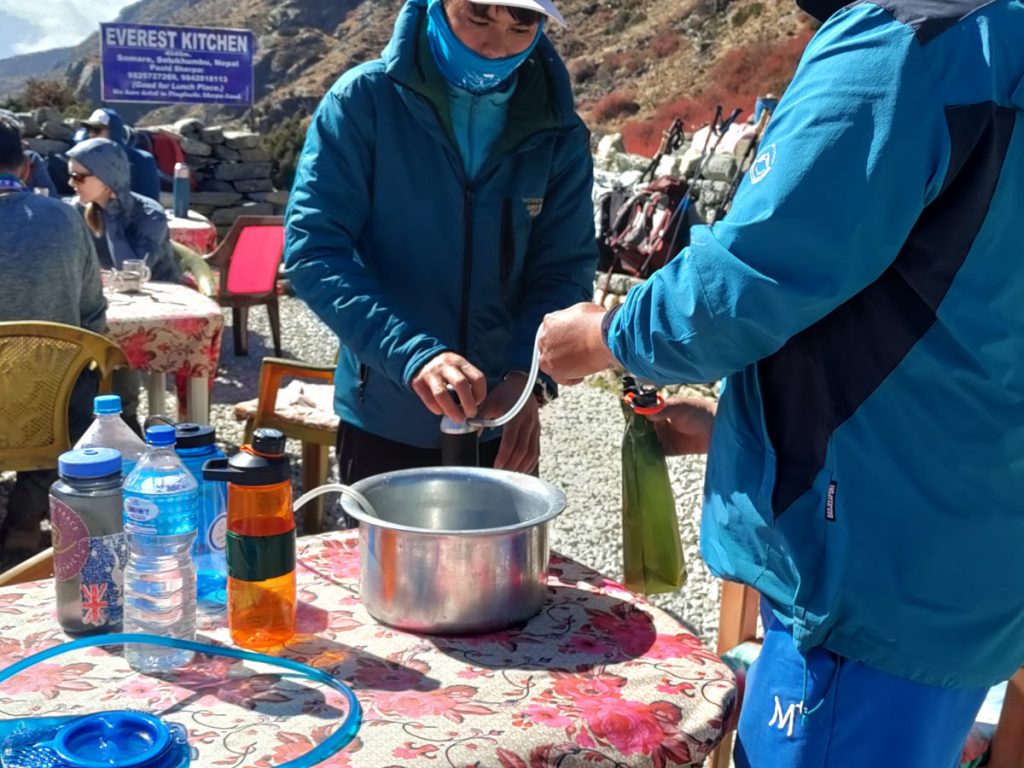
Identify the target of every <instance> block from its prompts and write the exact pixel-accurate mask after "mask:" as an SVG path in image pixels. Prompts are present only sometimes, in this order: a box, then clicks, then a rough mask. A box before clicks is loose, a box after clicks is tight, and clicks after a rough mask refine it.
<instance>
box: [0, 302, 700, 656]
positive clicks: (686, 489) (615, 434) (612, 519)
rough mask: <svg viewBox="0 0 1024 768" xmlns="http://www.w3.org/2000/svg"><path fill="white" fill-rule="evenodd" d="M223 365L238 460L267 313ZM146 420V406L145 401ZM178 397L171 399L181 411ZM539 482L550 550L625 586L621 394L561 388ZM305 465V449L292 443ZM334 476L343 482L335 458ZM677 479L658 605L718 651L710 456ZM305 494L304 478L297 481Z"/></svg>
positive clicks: (0, 496) (600, 386)
mask: <svg viewBox="0 0 1024 768" xmlns="http://www.w3.org/2000/svg"><path fill="white" fill-rule="evenodd" d="M225 320H226V323H227V324H228V326H229V327H228V328H226V329H225V332H224V344H223V347H222V351H221V366H220V370H219V372H218V375H217V380H216V383H215V386H214V391H213V397H212V402H213V407H212V412H211V422H212V423H213V424H214V425H215V426H216V428H217V434H218V438H219V439H220V441H221V442H222V447H223V448H224V450H225V452H227V453H229V454H230V453H232V452H234V451H235V450H237V448H238V446H239V445H240V444H241V442H242V428H243V425H242V424H241V423H240V422H237V421H236V420H235V418H234V414H233V410H232V409H233V405H234V404H235V403H237V402H239V401H241V400H246V399H249V398H254V397H256V393H257V387H258V383H259V367H260V360H261V359H262V357H263V356H265V355H272V354H273V349H272V345H271V342H270V327H269V324H268V323H267V315H266V312H265V311H264V310H263V309H262V308H255V309H253V310H250V318H249V356H248V357H235V355H234V351H233V346H232V342H231V329H230V324H231V313H230V312H229V311H226V312H225ZM281 326H282V329H283V339H282V341H283V346H284V356H285V357H291V358H298V359H301V360H305V361H307V362H312V363H323V364H329V363H330V362H331V360H332V358H333V356H334V352H335V349H336V345H337V342H336V340H335V337H334V335H333V334H332V333H331V332H330V331H328V330H327V329H326V328H325V327H324V326H323V325H322V324H321V323H320V322H319V320H317V319H316V318H315V317H314V316H313V314H312V313H311V312H310V311H309V310H308V309H307V308H306V307H305V305H304V304H303V303H302V302H300V301H298V300H296V299H294V298H291V297H282V301H281ZM142 408H143V412H142V413H140V416H143V415H145V414H144V409H145V398H143V402H142ZM174 408H175V398H174V396H173V394H171V393H169V394H168V409H169V411H170V412H173V409H174ZM541 413H542V428H543V433H542V434H543V437H542V448H541V451H542V452H541V476H542V477H544V478H545V479H546V480H549V481H550V482H552V483H554V484H555V485H557V486H558V487H560V488H561V489H562V490H563V491H564V492H565V494H566V496H567V497H568V501H569V504H568V508H567V510H566V511H565V513H564V514H562V515H561V516H560V517H559V518H557V519H556V520H555V522H554V527H553V534H552V548H553V549H555V550H556V551H557V552H559V553H561V554H564V555H566V556H568V557H572V558H573V559H575V560H578V561H579V562H582V563H584V564H586V565H588V566H590V567H592V568H595V569H597V570H598V571H600V572H602V573H604V574H606V575H608V576H611V577H613V578H615V579H620V578H621V576H622V534H621V525H620V514H621V486H620V484H621V472H620V457H619V450H620V445H621V436H622V428H623V419H622V413H621V411H620V409H619V405H618V402H617V398H616V396H615V395H614V394H613V393H612V392H611V391H610V387H609V386H608V385H607V384H605V383H604V382H603V381H602V380H600V379H598V380H594V381H591V382H590V383H588V384H583V385H580V386H577V387H571V388H563V390H562V394H561V396H560V397H559V398H558V399H557V400H555V401H554V402H553V403H552V404H551V405H549V406H548V407H546V408H545V409H544V410H543V411H542V412H541ZM289 451H290V453H291V455H292V456H293V457H295V464H296V465H297V464H298V457H299V455H300V450H299V444H298V442H296V441H290V442H289ZM330 471H331V478H332V479H336V478H337V466H336V464H335V462H334V459H333V457H332V460H331V470H330ZM669 472H670V474H671V478H672V485H673V488H674V490H675V495H676V511H677V513H678V515H679V530H680V533H681V535H682V539H683V544H684V550H685V554H686V559H687V567H688V569H689V578H688V580H687V583H686V585H685V586H684V587H683V589H682V590H681V591H680V592H678V593H675V594H671V595H662V596H657V597H655V598H653V602H655V603H656V604H657V605H659V606H661V607H662V608H664V609H665V610H667V611H669V612H671V613H672V614H674V615H675V616H677V617H678V618H680V619H683V620H684V621H686V622H687V623H688V624H689V625H690V626H691V627H692V629H693V630H694V632H695V633H696V634H697V635H698V636H699V637H701V638H702V639H703V640H704V641H705V642H707V643H713V640H714V637H715V634H716V632H717V626H718V600H719V598H718V594H719V588H718V584H717V582H716V580H715V579H713V578H712V577H711V575H710V574H709V572H708V570H707V567H706V566H705V565H704V563H703V561H701V559H700V556H699V553H698V548H697V536H698V526H699V508H700V507H699V504H700V492H701V487H702V482H703V474H704V458H703V457H680V458H676V457H673V458H670V459H669ZM5 481H6V482H4V483H3V486H4V487H2V488H0V505H2V506H4V507H6V490H7V487H9V483H10V477H9V476H5ZM295 482H296V489H297V491H296V494H298V488H299V485H298V472H297V471H296V475H295Z"/></svg>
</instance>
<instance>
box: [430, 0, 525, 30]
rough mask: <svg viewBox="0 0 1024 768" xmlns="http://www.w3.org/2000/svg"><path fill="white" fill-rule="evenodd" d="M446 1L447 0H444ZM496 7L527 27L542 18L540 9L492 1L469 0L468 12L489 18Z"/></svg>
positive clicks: (484, 18)
mask: <svg viewBox="0 0 1024 768" xmlns="http://www.w3.org/2000/svg"><path fill="white" fill-rule="evenodd" d="M445 2H447V0H445ZM498 8H504V9H505V10H506V11H508V15H509V16H511V17H512V18H513V19H515V22H516V23H517V24H522V25H524V26H527V27H532V26H533V25H534V24H540V22H541V19H542V18H544V14H542V13H541V12H540V11H531V10H530V9H529V8H519V7H518V6H515V5H497V4H494V3H476V2H472V0H470V3H469V12H470V13H471V14H473V16H475V17H476V18H478V19H482V20H490V19H491V18H492V16H491V14H493V13H496V12H497V10H498Z"/></svg>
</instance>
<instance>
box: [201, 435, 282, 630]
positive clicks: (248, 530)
mask: <svg viewBox="0 0 1024 768" xmlns="http://www.w3.org/2000/svg"><path fill="white" fill-rule="evenodd" d="M203 476H204V477H205V478H206V479H207V480H211V481H226V482H227V484H228V535H227V542H228V630H229V631H230V632H231V639H232V640H234V641H235V644H236V645H239V646H241V647H242V648H255V649H263V648H271V647H276V646H280V645H282V644H283V643H284V642H286V641H287V640H288V638H290V637H291V636H292V635H294V634H295V616H296V610H295V609H296V594H295V514H294V512H293V511H292V482H291V478H292V468H291V462H290V461H289V459H288V456H287V455H285V452H284V435H283V434H282V433H281V432H279V431H278V430H276V429H257V430H256V431H255V432H254V433H253V438H252V445H251V446H248V445H246V446H243V447H242V450H240V451H239V452H238V453H236V454H235V455H234V456H232V457H231V458H230V459H214V460H211V461H208V462H206V466H204V467H203Z"/></svg>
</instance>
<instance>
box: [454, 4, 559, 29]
mask: <svg viewBox="0 0 1024 768" xmlns="http://www.w3.org/2000/svg"><path fill="white" fill-rule="evenodd" d="M470 2H472V3H480V4H481V5H510V6H512V7H514V8H525V9H526V10H528V11H536V12H537V13H543V14H544V15H545V16H550V17H551V18H552V19H554V20H555V21H557V22H558V23H559V24H561V25H562V26H563V27H565V26H567V24H566V23H565V19H563V18H562V14H560V13H559V12H558V9H557V8H555V4H554V3H553V2H551V0H470Z"/></svg>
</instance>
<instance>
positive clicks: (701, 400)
mask: <svg viewBox="0 0 1024 768" xmlns="http://www.w3.org/2000/svg"><path fill="white" fill-rule="evenodd" d="M717 408H718V403H716V402H715V401H714V400H711V399H710V398H706V397H682V396H677V397H670V398H669V399H668V400H666V401H665V407H664V408H663V409H662V410H661V411H660V412H658V413H656V414H653V415H651V416H648V417H647V418H648V419H650V420H651V421H653V422H654V429H655V430H656V431H657V433H658V440H659V442H660V443H661V447H662V448H663V449H664V450H665V454H666V455H668V456H682V455H684V454H688V453H707V452H708V446H709V445H710V444H711V429H712V427H713V426H714V424H715V411H716V410H717Z"/></svg>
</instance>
